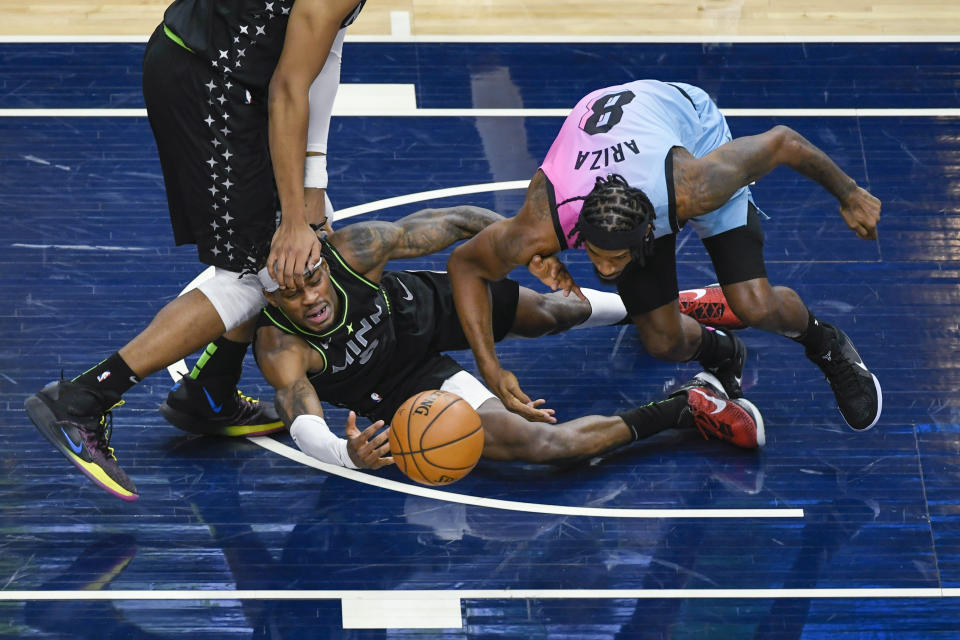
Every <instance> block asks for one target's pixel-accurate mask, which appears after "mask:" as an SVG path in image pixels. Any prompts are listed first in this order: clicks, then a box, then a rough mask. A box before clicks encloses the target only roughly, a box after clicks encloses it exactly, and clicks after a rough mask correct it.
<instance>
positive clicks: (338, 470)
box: [247, 436, 803, 518]
mask: <svg viewBox="0 0 960 640" xmlns="http://www.w3.org/2000/svg"><path fill="white" fill-rule="evenodd" d="M247 439H248V440H250V441H251V442H253V443H255V444H258V445H260V446H261V447H263V448H264V449H268V450H270V451H273V452H274V453H277V454H279V455H281V456H283V457H285V458H288V459H290V460H293V461H294V462H299V463H300V464H303V465H306V466H308V467H313V468H314V469H319V470H320V471H325V472H326V473H329V474H331V475H335V476H340V477H341V478H346V479H348V480H353V481H355V482H359V483H361V484H367V485H370V486H373V487H379V488H381V489H387V490H389V491H396V492H397V493H406V494H409V495H413V496H420V497H423V498H433V499H434V500H444V501H446V502H456V503H458V504H465V505H470V506H474V507H489V508H491V509H504V510H507V511H522V512H524V513H545V514H551V515H564V516H589V517H595V518H802V517H803V509H613V508H602V507H572V506H561V505H551V504H538V503H534V502H514V501H512V500H497V499H494V498H483V497H479V496H468V495H464V494H461V493H451V492H449V491H440V490H438V489H430V488H428V487H424V486H420V485H412V484H406V483H403V482H397V481H395V480H388V479H386V478H381V477H379V476H375V475H373V474H370V473H364V472H362V471H355V470H353V469H347V468H345V467H339V466H335V465H330V464H325V463H323V462H320V461H319V460H317V459H316V458H312V457H310V456H308V455H307V454H305V453H303V452H302V451H300V450H298V449H294V448H293V447H289V446H287V445H285V444H283V443H282V442H277V441H276V440H274V439H273V438H270V437H267V436H260V437H251V438H247Z"/></svg>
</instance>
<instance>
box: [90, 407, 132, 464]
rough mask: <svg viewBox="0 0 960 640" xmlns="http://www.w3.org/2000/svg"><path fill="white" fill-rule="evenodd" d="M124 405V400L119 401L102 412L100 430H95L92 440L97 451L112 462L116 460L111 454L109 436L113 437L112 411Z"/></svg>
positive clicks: (111, 448)
mask: <svg viewBox="0 0 960 640" xmlns="http://www.w3.org/2000/svg"><path fill="white" fill-rule="evenodd" d="M126 403H127V401H126V400H120V401H119V402H117V403H116V404H115V405H113V406H111V407H110V408H109V409H107V410H106V411H104V412H103V415H102V416H100V429H99V430H97V433H96V437H95V438H94V443H95V446H96V449H97V451H100V452H101V453H105V454H106V455H108V456H110V457H111V458H113V459H114V460H116V459H117V456H115V455H114V454H113V447H111V446H110V436H112V435H113V410H114V409H116V408H117V407H119V406H121V405H124V404H126Z"/></svg>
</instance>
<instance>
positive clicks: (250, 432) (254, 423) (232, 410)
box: [160, 376, 284, 436]
mask: <svg viewBox="0 0 960 640" xmlns="http://www.w3.org/2000/svg"><path fill="white" fill-rule="evenodd" d="M160 413H161V414H162V415H163V417H164V418H166V419H167V422H169V423H170V424H172V425H173V426H175V427H177V428H178V429H182V430H183V431H186V432H188V433H195V434H197V435H205V436H263V435H267V434H268V433H273V432H275V431H280V430H281V429H283V428H284V426H283V422H281V420H280V417H279V416H278V415H277V412H276V410H275V409H274V408H273V403H272V402H265V401H264V402H261V401H260V400H257V399H256V398H251V397H249V396H245V395H243V393H241V392H240V391H239V390H238V389H237V388H236V386H235V385H234V384H233V382H232V381H227V380H225V379H219V378H214V379H207V380H202V381H201V380H194V379H193V378H191V377H190V376H184V377H182V378H180V381H179V382H177V383H176V384H175V385H174V386H173V389H172V390H171V391H170V393H169V394H168V395H167V400H166V402H164V403H163V404H162V405H160Z"/></svg>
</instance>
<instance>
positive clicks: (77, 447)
mask: <svg viewBox="0 0 960 640" xmlns="http://www.w3.org/2000/svg"><path fill="white" fill-rule="evenodd" d="M60 433H62V434H63V437H64V438H66V439H67V442H69V443H70V449H71V450H72V451H73V452H74V453H76V454H79V453H80V452H81V451H83V445H82V444H77V443H75V442H74V441H73V440H71V439H70V436H68V435H67V432H66V431H64V430H63V427H60Z"/></svg>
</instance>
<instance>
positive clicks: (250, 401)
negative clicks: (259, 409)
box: [237, 389, 260, 404]
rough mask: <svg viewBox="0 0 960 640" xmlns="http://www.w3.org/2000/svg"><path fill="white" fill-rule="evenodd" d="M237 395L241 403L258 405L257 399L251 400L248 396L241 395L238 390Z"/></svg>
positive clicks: (241, 392)
mask: <svg viewBox="0 0 960 640" xmlns="http://www.w3.org/2000/svg"><path fill="white" fill-rule="evenodd" d="M237 395H238V396H240V401H241V402H249V403H250V404H260V400H259V399H258V398H251V397H250V396H248V395H246V394H245V393H243V391H240V389H237Z"/></svg>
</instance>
